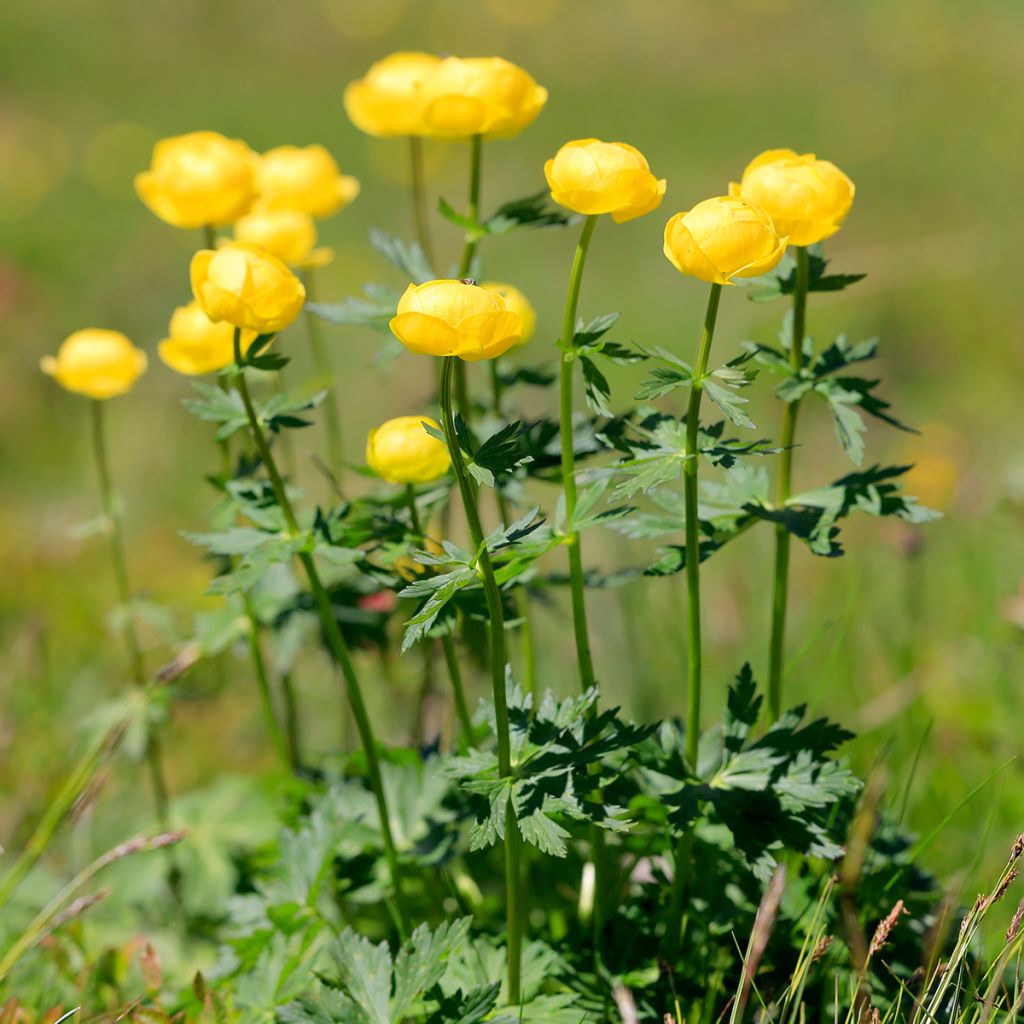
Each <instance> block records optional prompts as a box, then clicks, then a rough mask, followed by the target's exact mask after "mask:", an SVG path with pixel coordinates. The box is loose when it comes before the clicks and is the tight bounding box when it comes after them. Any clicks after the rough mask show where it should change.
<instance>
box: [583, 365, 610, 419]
mask: <svg viewBox="0 0 1024 1024" xmlns="http://www.w3.org/2000/svg"><path fill="white" fill-rule="evenodd" d="M579 363H580V368H581V369H582V370H583V393H584V396H585V397H586V400H587V405H589V406H590V408H591V409H593V410H594V412H596V413H597V414H598V416H611V414H612V409H611V406H610V405H609V404H608V400H609V399H610V398H611V395H612V389H611V385H610V384H609V383H608V378H607V377H605V375H604V374H603V373H602V372H601V371H600V370H599V369H598V368H597V365H596V364H595V363H594V361H593V360H592V359H588V358H587V357H586V356H580V357H579Z"/></svg>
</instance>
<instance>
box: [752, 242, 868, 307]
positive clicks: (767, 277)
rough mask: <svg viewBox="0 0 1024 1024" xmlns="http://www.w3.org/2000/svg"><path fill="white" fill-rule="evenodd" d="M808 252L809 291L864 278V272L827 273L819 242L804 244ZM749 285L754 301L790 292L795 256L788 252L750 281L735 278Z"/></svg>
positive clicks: (832, 288)
mask: <svg viewBox="0 0 1024 1024" xmlns="http://www.w3.org/2000/svg"><path fill="white" fill-rule="evenodd" d="M807 252H808V257H809V260H808V263H809V266H808V270H809V274H808V291H812V292H837V291H842V290H844V289H845V288H849V287H850V285H853V284H856V283H857V282H858V281H862V280H864V278H865V277H866V276H867V275H866V274H827V273H826V272H825V270H826V267H827V266H828V263H829V261H828V260H827V259H825V256H824V248H823V247H822V246H821V244H820V243H819V244H817V245H811V246H808V247H807ZM737 283H738V284H740V285H742V286H744V287H746V288H748V298H750V299H751V300H752V301H753V302H771V301H772V300H773V299H777V298H780V297H782V296H784V295H792V294H793V290H794V288H795V287H796V257H795V256H794V255H793V254H792V253H791V252H787V253H786V254H785V255H784V256H783V258H782V260H781V261H780V262H779V264H778V266H776V267H775V268H774V269H773V270H772V271H770V272H769V273H767V274H763V275H762V276H761V277H755V278H752V279H750V280H749V281H742V280H741V281H738V282H737Z"/></svg>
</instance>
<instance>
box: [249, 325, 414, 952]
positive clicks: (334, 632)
mask: <svg viewBox="0 0 1024 1024" xmlns="http://www.w3.org/2000/svg"><path fill="white" fill-rule="evenodd" d="M239 333H240V332H239V331H238V330H237V328H236V330H235V362H236V363H237V364H238V365H239V367H241V363H242V354H241V349H240V345H239ZM235 384H236V386H237V388H238V393H239V395H240V396H241V398H242V404H243V405H244V406H245V414H246V417H247V418H248V420H249V430H250V433H251V434H252V439H253V442H254V443H255V445H256V451H257V453H258V454H259V457H260V461H261V462H262V463H263V468H264V469H265V470H266V472H267V476H268V477H269V479H270V485H271V487H272V488H273V491H274V497H275V498H276V499H277V503H278V506H279V507H280V509H281V513H282V515H283V516H284V520H285V525H286V527H287V529H288V533H289V534H290V535H291V536H292V537H294V538H298V537H299V536H300V535H301V532H302V531H301V530H300V529H299V524H298V520H297V519H296V518H295V511H294V509H293V508H292V504H291V500H290V499H289V497H288V492H287V490H286V489H285V485H284V480H283V479H282V478H281V473H280V471H279V470H278V468H277V463H276V462H275V461H274V456H273V453H272V452H271V450H270V446H269V445H268V444H267V439H266V437H265V436H264V433H263V428H262V427H261V426H260V421H259V416H258V415H257V414H256V409H255V407H254V406H253V404H252V396H251V395H250V394H249V385H248V384H247V383H246V380H245V372H244V370H242V369H239V372H238V373H237V375H236V376H235ZM298 559H299V562H300V563H301V564H302V568H303V569H304V570H305V573H306V578H307V580H308V582H309V589H310V591H311V592H312V594H313V600H314V602H315V604H316V607H317V611H318V613H319V615H320V624H321V626H322V628H323V631H324V636H325V637H326V638H327V645H328V647H329V648H330V651H331V655H332V656H333V658H334V660H335V661H336V662H337V664H338V666H339V668H340V669H341V674H342V676H343V677H344V679H345V692H346V693H347V695H348V701H349V706H350V707H351V708H352V716H353V718H354V719H355V722H356V729H357V730H358V732H359V738H360V741H361V742H362V746H363V754H364V755H365V757H366V771H367V775H368V776H369V780H370V788H371V789H372V790H373V795H374V799H375V801H376V803H377V813H378V816H379V817H380V828H381V837H382V839H383V842H384V855H385V857H386V859H387V862H388V869H389V870H390V872H391V879H392V882H393V884H394V886H395V902H396V906H397V911H398V924H399V931H400V932H401V933H402V935H403V937H404V936H405V935H406V934H407V933H408V927H407V922H406V918H405V913H404V909H403V899H402V878H401V873H400V871H399V867H398V851H397V850H396V848H395V840H394V835H393V834H392V831H391V818H390V815H389V813H388V802H387V796H386V794H385V792H384V782H383V779H382V777H381V772H380V758H379V756H378V753H377V740H376V737H375V736H374V733H373V726H372V725H371V724H370V717H369V715H368V714H367V711H366V704H365V702H364V701H363V691H362V687H361V686H360V684H359V677H358V676H357V675H356V670H355V666H354V665H353V663H352V658H351V655H350V654H349V649H348V644H347V643H346V641H345V637H344V635H343V634H342V632H341V627H340V626H339V625H338V620H337V619H336V618H335V615H334V609H333V607H332V606H331V599H330V596H329V595H328V593H327V591H326V590H325V589H324V585H323V583H322V582H321V580H320V574H319V572H318V571H317V568H316V564H315V563H314V561H313V556H312V555H311V554H310V553H309V552H308V551H300V552H299V553H298Z"/></svg>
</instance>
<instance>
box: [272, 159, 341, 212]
mask: <svg viewBox="0 0 1024 1024" xmlns="http://www.w3.org/2000/svg"><path fill="white" fill-rule="evenodd" d="M256 187H257V188H258V190H259V194H260V202H261V204H262V205H263V206H268V207H281V206H283V207H287V208H288V209H290V210H300V211H301V212H302V213H308V214H309V215H310V216H311V217H329V216H330V215H331V214H332V213H337V212H338V210H340V209H342V208H343V207H345V206H348V204H349V203H351V202H352V200H353V199H355V197H356V196H357V195H359V182H358V181H357V180H356V179H355V178H353V177H352V176H351V175H348V174H342V173H341V172H340V171H339V170H338V163H337V161H336V160H335V159H334V157H333V156H331V154H330V153H328V152H327V150H326V149H324V147H323V146H305V147H300V146H278V147H277V148H276V149H268V150H267V152H266V153H264V154H263V155H262V156H261V157H259V162H258V163H257V165H256Z"/></svg>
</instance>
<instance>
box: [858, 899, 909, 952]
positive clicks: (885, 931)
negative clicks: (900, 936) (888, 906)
mask: <svg viewBox="0 0 1024 1024" xmlns="http://www.w3.org/2000/svg"><path fill="white" fill-rule="evenodd" d="M905 913H907V910H906V908H905V907H904V906H903V900H897V901H896V905H895V906H894V907H893V908H892V910H890V911H889V913H888V914H887V915H886V916H885V917H883V918H882V920H881V921H879V922H878V927H877V928H876V929H875V934H874V935H873V936H872V938H871V945H870V946H869V947H868V959H870V958H871V957H873V956H874V955H875V954H876V953H877V952H879V950H881V949H882V947H883V946H884V945H885V944H886V943H887V942H888V941H889V935H890V933H891V932H892V930H893V928H894V927H895V926H896V922H897V921H898V920H899V919H900V918H901V917H902V916H903V915H904V914H905Z"/></svg>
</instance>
